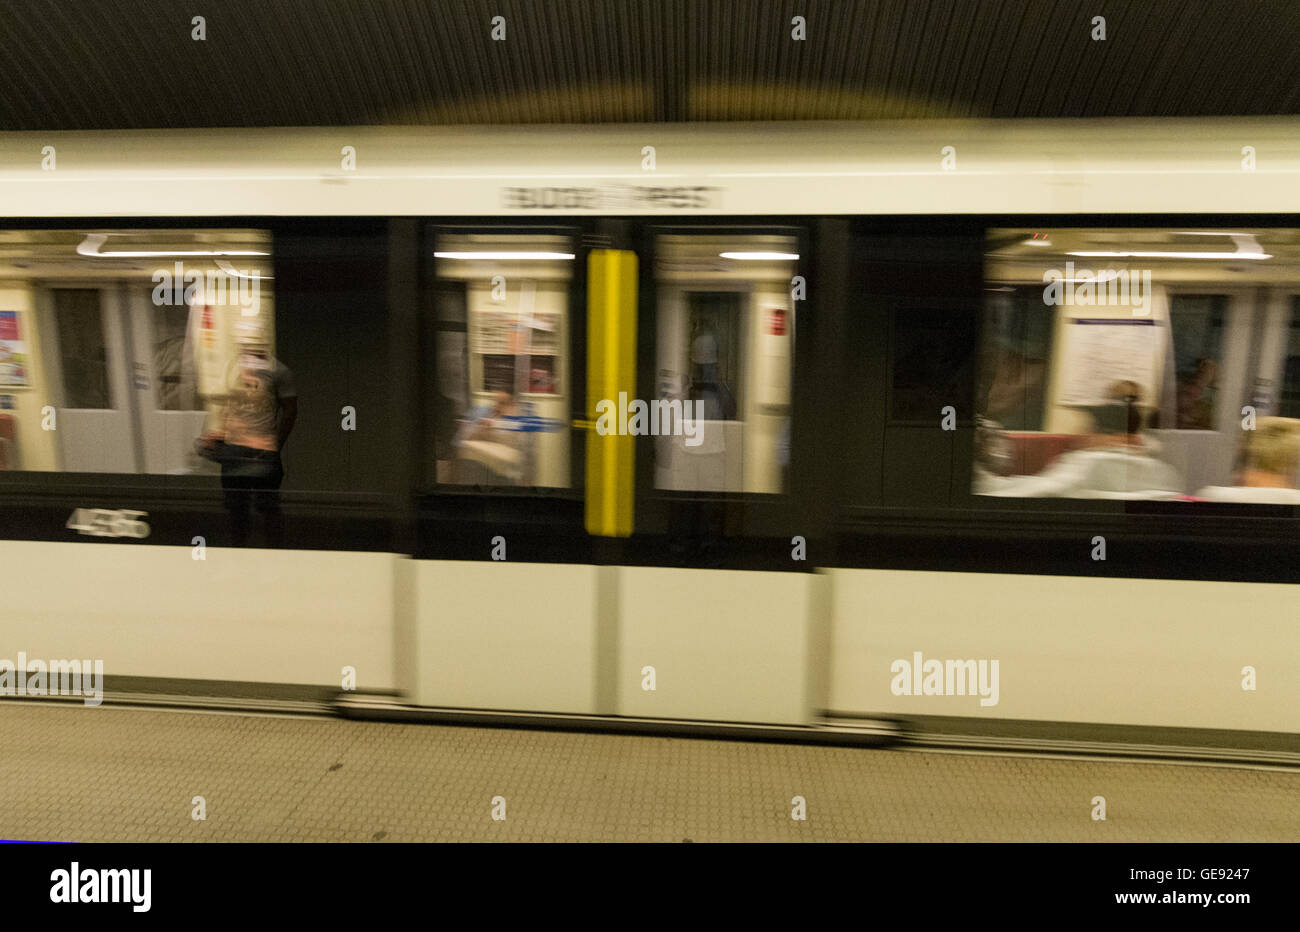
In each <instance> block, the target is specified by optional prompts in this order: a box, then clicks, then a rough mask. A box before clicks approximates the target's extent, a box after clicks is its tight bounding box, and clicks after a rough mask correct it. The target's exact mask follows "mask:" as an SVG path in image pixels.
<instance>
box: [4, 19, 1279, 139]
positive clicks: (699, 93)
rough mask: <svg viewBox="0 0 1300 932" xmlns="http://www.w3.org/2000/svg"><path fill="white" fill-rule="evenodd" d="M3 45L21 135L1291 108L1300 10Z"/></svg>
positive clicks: (340, 28) (239, 26)
mask: <svg viewBox="0 0 1300 932" xmlns="http://www.w3.org/2000/svg"><path fill="white" fill-rule="evenodd" d="M796 14H797V15H801V16H804V17H805V18H806V20H807V40H806V41H803V42H796V41H793V40H792V38H791V23H790V21H791V18H792V17H793V16H795V15H796ZM195 15H202V16H204V17H205V19H206V28H207V39H206V41H203V42H196V41H193V40H192V39H191V30H192V28H193V27H192V26H191V22H190V20H191V17H193V16H195ZM496 15H501V16H505V17H506V36H507V37H506V40H505V41H504V42H496V41H493V40H492V39H491V37H490V30H491V21H492V18H493V16H496ZM1094 16H1104V17H1105V18H1106V31H1107V37H1106V41H1104V42H1095V41H1093V40H1092V38H1091V31H1092V18H1093V17H1094ZM0 50H2V51H3V53H4V56H3V61H4V63H5V64H4V67H3V68H2V69H0V82H3V87H4V93H0V129H8V130H35V129H115V128H123V129H126V128H165V127H201V126H295V125H303V126H326V125H366V124H454V123H531V122H545V123H583V122H618V123H626V122H643V121H645V122H649V121H684V120H767V119H782V120H800V119H816V120H823V119H847V120H870V119H886V118H934V117H1013V118H1032V117H1118V116H1143V117H1148V116H1189V117H1192V116H1222V115H1232V114H1241V115H1265V114H1294V113H1298V112H1300V0H1249V2H1247V0H1242V2H1230V0H264V2H253V0H187V2H183V3H182V2H177V0H58V2H51V0H6V2H4V3H3V4H0Z"/></svg>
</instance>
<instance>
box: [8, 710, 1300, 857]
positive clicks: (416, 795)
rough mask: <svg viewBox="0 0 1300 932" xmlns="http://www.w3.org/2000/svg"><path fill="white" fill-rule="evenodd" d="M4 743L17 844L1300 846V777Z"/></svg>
mask: <svg viewBox="0 0 1300 932" xmlns="http://www.w3.org/2000/svg"><path fill="white" fill-rule="evenodd" d="M0 747H3V748H4V754H3V755H0V838H10V839H13V838H19V839H49V840H62V841H488V840H492V841H663V842H680V841H683V840H686V839H690V840H691V841H696V842H707V841H1295V840H1297V839H1300V772H1294V773H1292V772H1282V771H1269V770H1252V769H1243V768H1232V767H1205V766H1181V765H1175V764H1164V763H1129V762H1119V761H1100V760H1054V759H1040V758H1030V757H1010V756H986V755H964V754H937V753H924V752H915V751H909V752H905V751H889V750H873V749H861V748H829V747H813V746H801V745H779V744H748V743H740V742H734V741H712V740H698V739H681V738H646V737H635V736H627V737H624V736H610V735H596V734H574V733H560V732H541V731H513V730H506V729H485V728H468V727H446V726H430V725H395V724H377V723H361V722H351V721H344V720H341V719H326V718H290V717H270V716H245V715H226V714H205V713H191V712H173V711H155V710H144V709H131V708H84V707H80V706H71V707H66V706H52V705H44V706H43V705H37V704H20V703H13V702H4V703H3V705H0ZM795 795H800V796H803V797H805V798H806V800H807V811H808V819H807V821H804V822H796V821H793V820H792V819H791V818H790V809H791V805H790V801H791V797H793V796H795ZM1098 795H1101V796H1104V797H1106V801H1107V808H1108V812H1107V820H1106V821H1105V822H1094V821H1093V820H1092V819H1091V817H1090V813H1091V810H1092V803H1091V800H1092V798H1093V797H1094V796H1098ZM195 796H203V797H204V798H205V799H206V802H207V819H206V821H194V820H193V819H192V818H191V811H192V809H193V808H194V804H193V803H192V799H193V797H195ZM494 796H504V797H505V799H506V816H507V818H506V820H505V821H504V822H497V821H493V819H492V817H491V809H492V799H493V797H494Z"/></svg>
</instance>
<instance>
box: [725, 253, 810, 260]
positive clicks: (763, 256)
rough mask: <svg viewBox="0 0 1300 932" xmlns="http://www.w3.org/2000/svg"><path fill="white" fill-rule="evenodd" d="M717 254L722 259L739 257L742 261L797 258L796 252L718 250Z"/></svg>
mask: <svg viewBox="0 0 1300 932" xmlns="http://www.w3.org/2000/svg"><path fill="white" fill-rule="evenodd" d="M718 255H719V256H721V257H722V258H723V259H739V260H741V261H742V262H764V261H767V262H775V261H778V260H782V259H785V260H789V261H794V260H795V259H798V258H799V255H798V253H793V252H720V253H718Z"/></svg>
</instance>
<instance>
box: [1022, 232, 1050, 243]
mask: <svg viewBox="0 0 1300 932" xmlns="http://www.w3.org/2000/svg"><path fill="white" fill-rule="evenodd" d="M1020 245H1021V246H1050V245H1052V238H1051V237H1050V236H1048V235H1047V234H1046V233H1035V234H1034V235H1033V236H1031V237H1029V239H1027V240H1025V241H1024V242H1022V243H1021V244H1020Z"/></svg>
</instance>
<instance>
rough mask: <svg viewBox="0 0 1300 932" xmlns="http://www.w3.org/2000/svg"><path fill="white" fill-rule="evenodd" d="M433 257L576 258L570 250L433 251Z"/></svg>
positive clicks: (501, 258)
mask: <svg viewBox="0 0 1300 932" xmlns="http://www.w3.org/2000/svg"><path fill="white" fill-rule="evenodd" d="M433 257H434V258H435V259H470V260H478V261H485V260H495V261H498V262H506V261H515V260H521V261H527V260H531V259H551V260H557V259H573V258H576V257H575V256H574V254H573V253H571V252H435V253H434V254H433Z"/></svg>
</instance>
